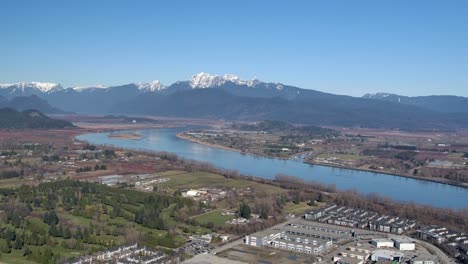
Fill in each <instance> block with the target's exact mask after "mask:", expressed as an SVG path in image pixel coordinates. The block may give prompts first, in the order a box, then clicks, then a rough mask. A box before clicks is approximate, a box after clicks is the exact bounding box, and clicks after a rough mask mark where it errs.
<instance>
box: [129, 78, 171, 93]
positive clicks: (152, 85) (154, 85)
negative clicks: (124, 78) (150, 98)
mask: <svg viewBox="0 0 468 264" xmlns="http://www.w3.org/2000/svg"><path fill="white" fill-rule="evenodd" d="M136 86H137V87H138V89H139V90H144V91H150V92H155V91H160V90H163V89H165V88H166V86H164V85H163V84H162V83H161V82H160V81H159V80H154V81H152V82H149V83H141V82H140V83H137V84H136Z"/></svg>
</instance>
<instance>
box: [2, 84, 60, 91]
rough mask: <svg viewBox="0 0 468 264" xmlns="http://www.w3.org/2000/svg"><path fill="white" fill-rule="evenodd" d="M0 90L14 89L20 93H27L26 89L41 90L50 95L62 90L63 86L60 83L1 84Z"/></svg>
mask: <svg viewBox="0 0 468 264" xmlns="http://www.w3.org/2000/svg"><path fill="white" fill-rule="evenodd" d="M0 88H3V89H6V88H9V89H12V90H14V91H15V90H20V91H25V90H26V89H35V90H39V91H40V92H43V93H48V92H52V91H58V90H62V89H63V88H62V86H61V85H60V84H58V83H48V82H46V83H42V82H29V83H25V82H20V83H13V84H0Z"/></svg>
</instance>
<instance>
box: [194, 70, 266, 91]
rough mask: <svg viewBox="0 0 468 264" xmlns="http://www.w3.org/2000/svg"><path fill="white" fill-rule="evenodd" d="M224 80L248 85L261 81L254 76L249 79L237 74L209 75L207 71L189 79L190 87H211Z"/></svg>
mask: <svg viewBox="0 0 468 264" xmlns="http://www.w3.org/2000/svg"><path fill="white" fill-rule="evenodd" d="M226 82H232V83H235V84H237V85H247V86H249V87H255V86H256V85H257V84H259V83H262V82H261V81H259V80H258V79H257V78H256V77H254V78H252V79H251V80H242V79H240V78H239V76H236V75H232V74H225V75H224V76H221V75H211V74H208V73H204V72H200V73H198V74H195V75H193V76H192V78H191V79H190V87H192V88H212V87H217V86H221V85H223V84H225V83H226Z"/></svg>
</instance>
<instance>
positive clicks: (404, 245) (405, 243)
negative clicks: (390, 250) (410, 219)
mask: <svg viewBox="0 0 468 264" xmlns="http://www.w3.org/2000/svg"><path fill="white" fill-rule="evenodd" d="M392 240H393V242H395V247H396V248H397V249H398V250H402V251H403V250H414V249H415V248H416V244H415V243H414V240H411V239H409V238H407V237H402V238H393V239H392Z"/></svg>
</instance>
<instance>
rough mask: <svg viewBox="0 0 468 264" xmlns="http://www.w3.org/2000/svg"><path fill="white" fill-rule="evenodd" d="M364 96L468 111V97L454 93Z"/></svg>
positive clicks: (443, 111)
mask: <svg viewBox="0 0 468 264" xmlns="http://www.w3.org/2000/svg"><path fill="white" fill-rule="evenodd" d="M363 98H368V99H376V100H381V101H386V102H393V103H399V104H406V105H414V106H418V107H422V108H426V109H429V110H433V111H437V112H442V113H468V98H466V97H461V96H453V95H431V96H415V97H410V96H402V95H397V94H390V93H376V94H365V95H364V96H363Z"/></svg>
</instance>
